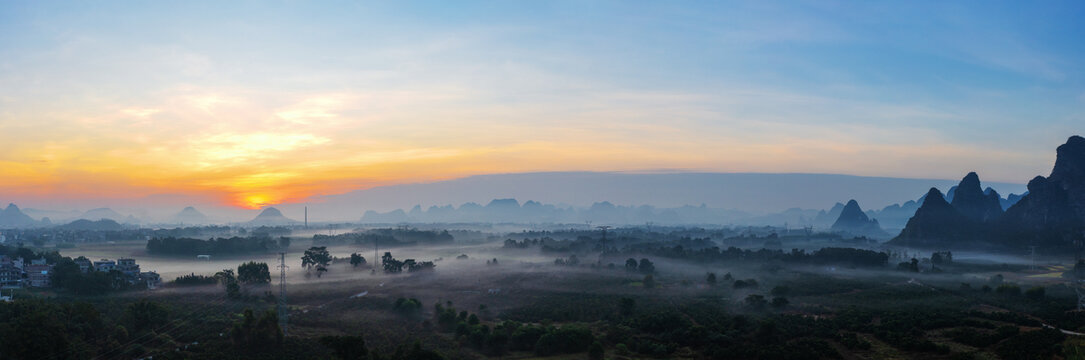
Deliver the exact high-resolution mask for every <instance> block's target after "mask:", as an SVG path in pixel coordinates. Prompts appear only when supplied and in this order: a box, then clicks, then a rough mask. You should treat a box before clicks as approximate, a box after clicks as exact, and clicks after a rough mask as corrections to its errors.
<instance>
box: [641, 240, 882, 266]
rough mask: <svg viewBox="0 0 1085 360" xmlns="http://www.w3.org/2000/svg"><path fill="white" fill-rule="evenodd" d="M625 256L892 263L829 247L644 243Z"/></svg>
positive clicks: (708, 260)
mask: <svg viewBox="0 0 1085 360" xmlns="http://www.w3.org/2000/svg"><path fill="white" fill-rule="evenodd" d="M623 252H624V253H632V254H647V255H654V256H659V257H665V258H672V259H682V260H687V261H693V262H700V263H712V262H720V261H741V260H746V261H759V262H763V261H781V262H785V263H794V264H815V265H826V264H836V265H842V266H851V267H885V266H887V265H888V263H889V254H887V253H885V252H879V251H873V250H865V249H855V248H840V247H828V248H822V249H819V250H816V251H813V252H807V251H806V250H801V249H792V250H791V251H787V252H785V251H783V250H772V249H759V250H750V249H739V248H737V247H733V246H732V247H729V248H727V249H725V250H720V248H718V247H710V248H703V249H689V248H685V247H682V246H681V245H677V246H660V245H656V244H642V245H641V246H635V247H629V248H626V249H623Z"/></svg>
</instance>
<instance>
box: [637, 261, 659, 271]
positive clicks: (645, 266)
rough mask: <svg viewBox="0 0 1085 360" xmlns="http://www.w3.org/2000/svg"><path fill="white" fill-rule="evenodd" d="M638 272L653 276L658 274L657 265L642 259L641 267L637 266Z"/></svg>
mask: <svg viewBox="0 0 1085 360" xmlns="http://www.w3.org/2000/svg"><path fill="white" fill-rule="evenodd" d="M637 270H638V271H640V272H641V273H645V274H651V273H654V272H656V265H655V264H653V263H652V262H651V261H650V260H648V259H647V258H644V259H640V265H639V266H637Z"/></svg>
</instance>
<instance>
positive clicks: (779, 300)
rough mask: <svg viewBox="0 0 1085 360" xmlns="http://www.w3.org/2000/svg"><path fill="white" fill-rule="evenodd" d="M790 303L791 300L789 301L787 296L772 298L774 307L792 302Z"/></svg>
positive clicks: (780, 306)
mask: <svg viewBox="0 0 1085 360" xmlns="http://www.w3.org/2000/svg"><path fill="white" fill-rule="evenodd" d="M790 303H791V302H790V301H787V298H784V297H774V298H772V307H774V308H777V309H779V308H782V307H785V306H787V304H790Z"/></svg>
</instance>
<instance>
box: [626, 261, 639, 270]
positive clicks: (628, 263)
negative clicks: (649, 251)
mask: <svg viewBox="0 0 1085 360" xmlns="http://www.w3.org/2000/svg"><path fill="white" fill-rule="evenodd" d="M625 269H626V270H629V271H637V259H634V258H629V259H627V260H625Z"/></svg>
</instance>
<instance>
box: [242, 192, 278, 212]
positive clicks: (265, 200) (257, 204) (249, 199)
mask: <svg viewBox="0 0 1085 360" xmlns="http://www.w3.org/2000/svg"><path fill="white" fill-rule="evenodd" d="M272 204H273V202H272V200H271V198H270V197H269V196H267V195H262V194H256V195H248V196H245V198H244V199H243V201H242V204H240V205H241V206H244V207H246V208H249V209H259V208H263V207H265V206H268V205H272Z"/></svg>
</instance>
